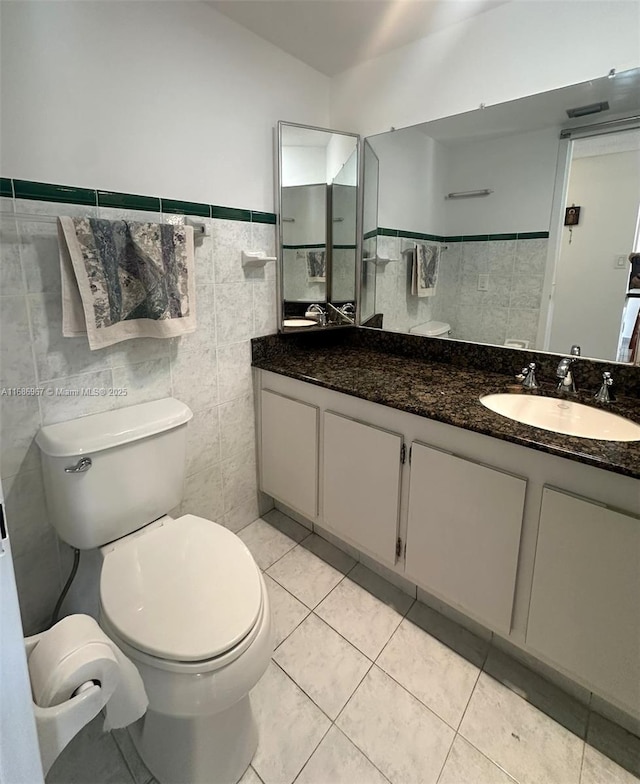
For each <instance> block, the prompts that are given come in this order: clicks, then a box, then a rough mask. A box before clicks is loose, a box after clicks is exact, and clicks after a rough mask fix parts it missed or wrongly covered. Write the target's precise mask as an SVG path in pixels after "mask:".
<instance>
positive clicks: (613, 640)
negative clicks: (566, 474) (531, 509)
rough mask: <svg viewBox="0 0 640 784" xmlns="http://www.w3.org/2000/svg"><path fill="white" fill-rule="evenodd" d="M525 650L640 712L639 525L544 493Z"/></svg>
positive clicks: (617, 514) (611, 512)
mask: <svg viewBox="0 0 640 784" xmlns="http://www.w3.org/2000/svg"><path fill="white" fill-rule="evenodd" d="M526 643H527V646H528V647H530V648H531V649H532V650H533V651H536V652H538V653H540V654H542V655H543V656H544V657H545V658H547V659H548V660H550V661H551V662H554V663H555V664H556V665H558V666H560V667H562V668H564V669H566V670H569V671H570V672H573V673H575V674H576V675H578V676H579V677H581V678H583V679H584V680H585V681H586V682H588V683H590V684H594V685H595V686H597V687H599V691H601V693H602V694H603V695H605V696H608V697H609V699H611V700H614V701H616V702H618V703H620V704H622V705H624V706H626V707H627V709H628V710H629V711H631V712H635V713H638V712H639V711H640V518H638V517H636V516H632V515H628V514H624V513H622V512H619V511H616V510H613V509H609V508H607V507H606V506H603V505H602V504H595V503H592V502H590V501H588V500H586V499H584V498H577V497H575V496H572V495H568V494H566V493H563V492H559V491H557V490H555V489H552V488H550V487H545V488H544V491H543V497H542V508H541V513H540V528H539V532H538V544H537V548H536V559H535V568H534V576H533V590H532V594H531V606H530V612H529V622H528V625H527V637H526Z"/></svg>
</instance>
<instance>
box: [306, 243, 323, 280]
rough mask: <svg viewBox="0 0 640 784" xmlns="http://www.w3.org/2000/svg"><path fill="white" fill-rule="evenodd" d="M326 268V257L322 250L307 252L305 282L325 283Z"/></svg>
mask: <svg viewBox="0 0 640 784" xmlns="http://www.w3.org/2000/svg"><path fill="white" fill-rule="evenodd" d="M326 266H327V257H326V253H325V252H324V251H323V250H310V251H308V252H307V280H308V281H309V282H310V283H324V282H325V281H326V279H327V273H326Z"/></svg>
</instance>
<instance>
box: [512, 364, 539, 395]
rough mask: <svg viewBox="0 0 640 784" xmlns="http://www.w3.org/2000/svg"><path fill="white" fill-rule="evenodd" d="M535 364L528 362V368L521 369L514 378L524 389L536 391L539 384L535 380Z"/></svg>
mask: <svg viewBox="0 0 640 784" xmlns="http://www.w3.org/2000/svg"><path fill="white" fill-rule="evenodd" d="M535 371H536V363H535V362H529V365H528V367H525V368H522V371H521V372H520V373H519V374H518V375H517V376H516V379H517V380H518V381H521V382H522V386H523V387H524V388H525V389H538V387H539V386H540V384H538V382H537V380H536V372H535Z"/></svg>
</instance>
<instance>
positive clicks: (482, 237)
mask: <svg viewBox="0 0 640 784" xmlns="http://www.w3.org/2000/svg"><path fill="white" fill-rule="evenodd" d="M377 234H378V236H379V237H402V238H404V239H416V240H431V241H432V242H500V241H507V240H546V239H549V232H548V231H525V232H509V233H505V234H456V235H451V236H441V235H439V234H425V233H424V232H421V231H407V230H406V229H389V228H378V231H377ZM369 236H375V235H374V233H372V232H370V233H369V234H365V239H367V237H369Z"/></svg>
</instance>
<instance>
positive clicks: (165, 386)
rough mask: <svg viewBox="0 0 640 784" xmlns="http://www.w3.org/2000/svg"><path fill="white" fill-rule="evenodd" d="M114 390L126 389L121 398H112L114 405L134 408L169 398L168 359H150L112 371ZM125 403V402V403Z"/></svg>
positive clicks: (169, 371)
mask: <svg viewBox="0 0 640 784" xmlns="http://www.w3.org/2000/svg"><path fill="white" fill-rule="evenodd" d="M112 373H113V387H114V390H116V391H117V390H121V389H126V390H127V394H126V396H124V399H123V398H120V399H117V398H114V400H115V401H116V404H115V405H114V408H116V407H120V405H127V406H135V405H137V404H138V403H147V402H149V401H150V400H160V399H162V398H164V397H170V396H171V370H170V368H169V358H168V357H164V358H162V359H151V360H149V361H148V362H141V363H140V364H137V365H124V366H123V367H116V368H113V370H112ZM125 401H126V402H125Z"/></svg>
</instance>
